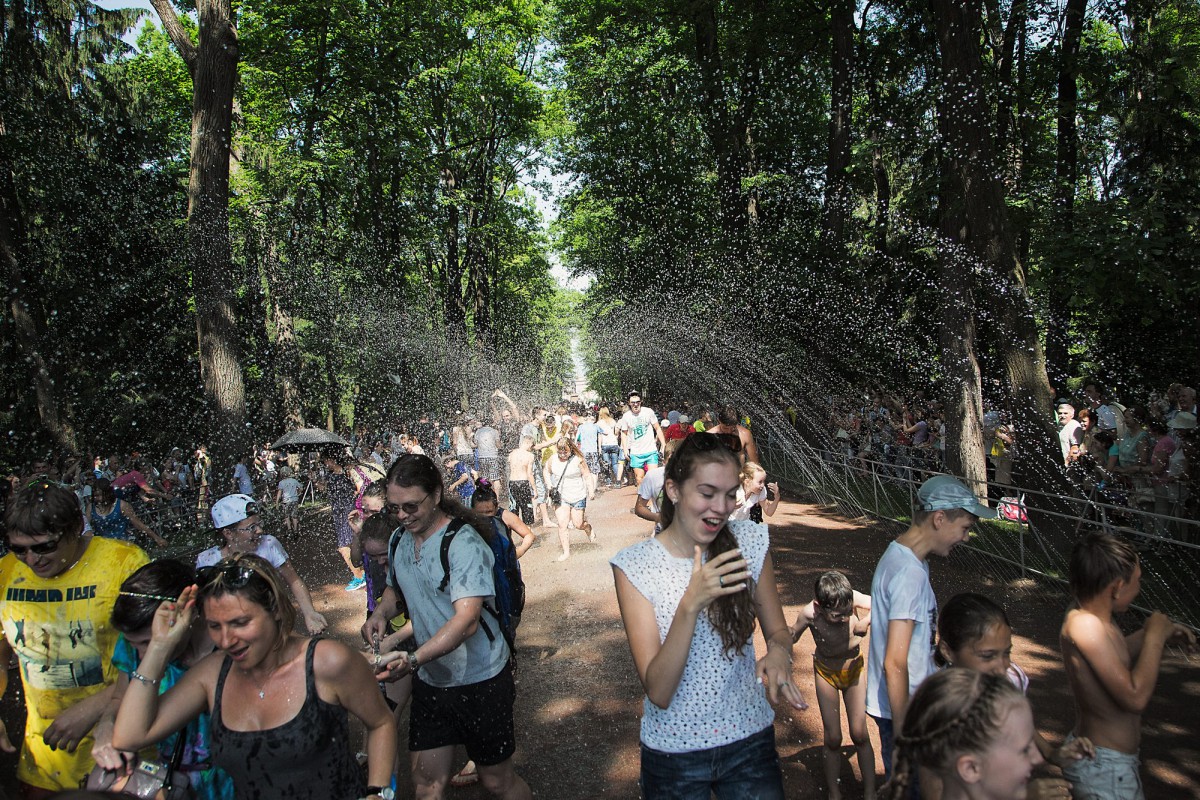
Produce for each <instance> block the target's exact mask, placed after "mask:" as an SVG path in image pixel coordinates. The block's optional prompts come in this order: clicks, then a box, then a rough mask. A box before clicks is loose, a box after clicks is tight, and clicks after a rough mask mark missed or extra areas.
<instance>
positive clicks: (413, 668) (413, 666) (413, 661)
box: [408, 650, 421, 675]
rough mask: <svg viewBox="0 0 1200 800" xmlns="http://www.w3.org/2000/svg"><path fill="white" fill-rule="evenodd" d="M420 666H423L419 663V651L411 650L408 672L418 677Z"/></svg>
mask: <svg viewBox="0 0 1200 800" xmlns="http://www.w3.org/2000/svg"><path fill="white" fill-rule="evenodd" d="M419 666H421V664H420V662H418V661H417V651H416V650H410V651H409V653H408V671H409V672H411V673H412V674H414V675H416V674H417V667H419Z"/></svg>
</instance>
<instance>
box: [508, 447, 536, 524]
mask: <svg viewBox="0 0 1200 800" xmlns="http://www.w3.org/2000/svg"><path fill="white" fill-rule="evenodd" d="M533 462H534V455H533V439H532V438H530V437H528V436H522V437H521V439H520V441H519V442H518V444H517V449H516V450H513V451H512V452H511V453H509V454H508V493H509V495H510V496H511V497H512V500H513V503H514V504H515V505H516V507H517V516H519V517H520V518H521V521H522V522H524V523H525V524H526V525H529V526H532V525H533V523H534V519H535V518H534V515H533V487H534V467H533Z"/></svg>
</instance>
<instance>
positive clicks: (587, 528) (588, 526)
mask: <svg viewBox="0 0 1200 800" xmlns="http://www.w3.org/2000/svg"><path fill="white" fill-rule="evenodd" d="M583 532H584V533H586V534H587V537H588V541H589V542H594V541H596V532H595V531H593V530H592V523H590V522H585V523H583Z"/></svg>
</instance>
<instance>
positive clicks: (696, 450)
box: [658, 433, 754, 657]
mask: <svg viewBox="0 0 1200 800" xmlns="http://www.w3.org/2000/svg"><path fill="white" fill-rule="evenodd" d="M722 461H723V462H725V463H727V464H729V465H730V466H731V467H733V469H734V472H737V471H738V469H739V468H740V467H741V461H740V460H739V459H738V457H737V454H736V453H734V452H733V451H732V450H730V449H729V448H728V447H726V446H725V445H724V444H722V443H721V440H720V439H718V438H717V437H716V436H714V435H713V434H711V433H693V434H692V435H691V436H689V437H687V438H686V439H684V441H683V444H682V445H680V446H679V449H677V450H676V451H675V453H674V455H672V456H671V458H670V460H669V461H667V467H666V476H665V480H664V485H665V481H666V480H670V481H674V482H675V485H676V486H679V487H682V486H683V484H684V482H685V481H687V480H688V479H689V478H691V477H692V474H693V473H694V472H695V471H696V468H697V467H699V466H701V465H703V464H712V463H718V462H722ZM658 518H659V521H660V522H661V524H662V527H663V529H664V530H665V529H666V528H667V527H668V526H669V525H670V524H671V522H672V521H673V520H674V519H675V504H674V503H672V502H671V498H670V497H669V496H668V495H667V493H666V492H665V491H664V492H663V498H662V506H661V507H660V509H659V512H658ZM737 546H738V542H737V539H735V538H734V537H733V533H732V532H731V531H730V530H729V523H728V522H726V523H725V524H724V525H723V526H721V530H720V531H719V532H718V533H717V538H715V539H713V541H712V544H710V545H709V546H708V551H707V553H706V555H707V556H708V558H709V559H710V560H711V559H713V558H715V557H716V556H718V555H720V554H721V553H724V552H725V551H726V550H733V549H735V548H737ZM708 620H709V622H711V623H712V626H713V627H714V628H716V629H717V633H718V634H720V636H721V644H723V645H724V646H725V653H726V654H727V655H728V656H730V657H733V656H734V655H736V654H737V653H738V652H740V651H741V649H742V648H743V647H745V646H746V644H747V643H748V642H749V641H750V637H751V636H752V635H753V634H754V580H753V579H752V578H749V579H747V580H746V590H745V591H743V592H735V593H733V594H727V595H723V596H721V597H718V598H717V599H716V600H714V601H713V603H712V605H710V606H709V607H708Z"/></svg>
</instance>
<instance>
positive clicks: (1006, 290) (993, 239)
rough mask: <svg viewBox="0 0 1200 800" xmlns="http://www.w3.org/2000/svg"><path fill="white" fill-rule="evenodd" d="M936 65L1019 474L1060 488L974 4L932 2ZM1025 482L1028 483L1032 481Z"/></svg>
mask: <svg viewBox="0 0 1200 800" xmlns="http://www.w3.org/2000/svg"><path fill="white" fill-rule="evenodd" d="M930 7H931V9H932V11H933V12H934V18H935V22H936V29H937V36H938V42H939V45H940V49H941V57H942V58H941V60H942V75H941V78H942V87H943V101H942V102H943V106H944V108H943V117H944V119H943V120H942V121H941V123H940V127H941V128H942V131H943V135H944V137H945V144H946V148H947V152H948V155H949V157H950V158H951V159H952V161H953V163H954V169H955V172H956V173H957V175H958V178H959V182H960V187H961V192H962V198H963V218H964V221H965V223H966V230H967V233H966V236H965V237H964V243H965V244H966V245H967V247H968V248H969V250H970V251H971V253H972V255H973V256H974V257H975V258H976V259H978V262H979V264H980V266H981V277H982V279H983V280H982V281H979V282H977V284H976V289H977V291H983V292H986V293H987V296H988V302H989V305H990V307H991V310H992V313H993V315H994V317H995V320H996V330H995V332H994V336H993V339H994V340H993V341H992V345H993V347H994V348H995V349H996V351H997V352H998V354H999V356H1000V358H1001V360H1002V362H1003V364H1004V369H1005V373H1006V377H1007V380H1008V389H1009V394H1010V396H1011V397H1012V400H1013V409H1012V411H1013V423H1014V427H1015V428H1016V433H1017V436H1018V439H1019V446H1020V452H1021V460H1022V466H1023V467H1024V468H1025V471H1026V474H1027V475H1028V474H1029V472H1030V471H1032V472H1036V473H1037V479H1038V480H1039V482H1041V483H1042V484H1043V485H1045V486H1047V487H1049V488H1060V487H1062V485H1063V484H1062V470H1061V467H1059V466H1058V464H1059V462H1060V461H1061V456H1060V454H1059V452H1058V449H1057V438H1056V432H1055V428H1054V425H1053V422H1052V411H1051V408H1052V406H1053V399H1054V398H1053V396H1052V393H1051V389H1050V382H1049V380H1048V379H1047V377H1046V365H1045V357H1044V353H1043V350H1042V344H1041V341H1040V339H1039V336H1038V328H1037V325H1036V322H1035V320H1034V316H1033V310H1032V307H1031V304H1030V301H1029V295H1028V290H1027V286H1026V281H1025V270H1024V267H1023V266H1022V264H1021V262H1020V260H1019V259H1018V258H1017V253H1016V246H1015V243H1014V239H1013V236H1012V233H1011V229H1010V227H1009V221H1008V213H1007V209H1006V207H1005V195H1004V185H1003V182H1002V181H1001V178H1000V173H999V171H998V170H997V169H996V168H995V167H996V163H995V144H994V137H995V133H994V131H993V130H992V127H993V124H994V123H993V120H994V117H993V114H992V112H991V110H990V109H988V107H987V102H986V93H985V92H984V83H983V63H982V59H981V56H980V50H979V40H980V23H979V13H978V0H968V1H967V2H962V0H931V3H930ZM1031 477H1032V476H1031Z"/></svg>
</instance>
